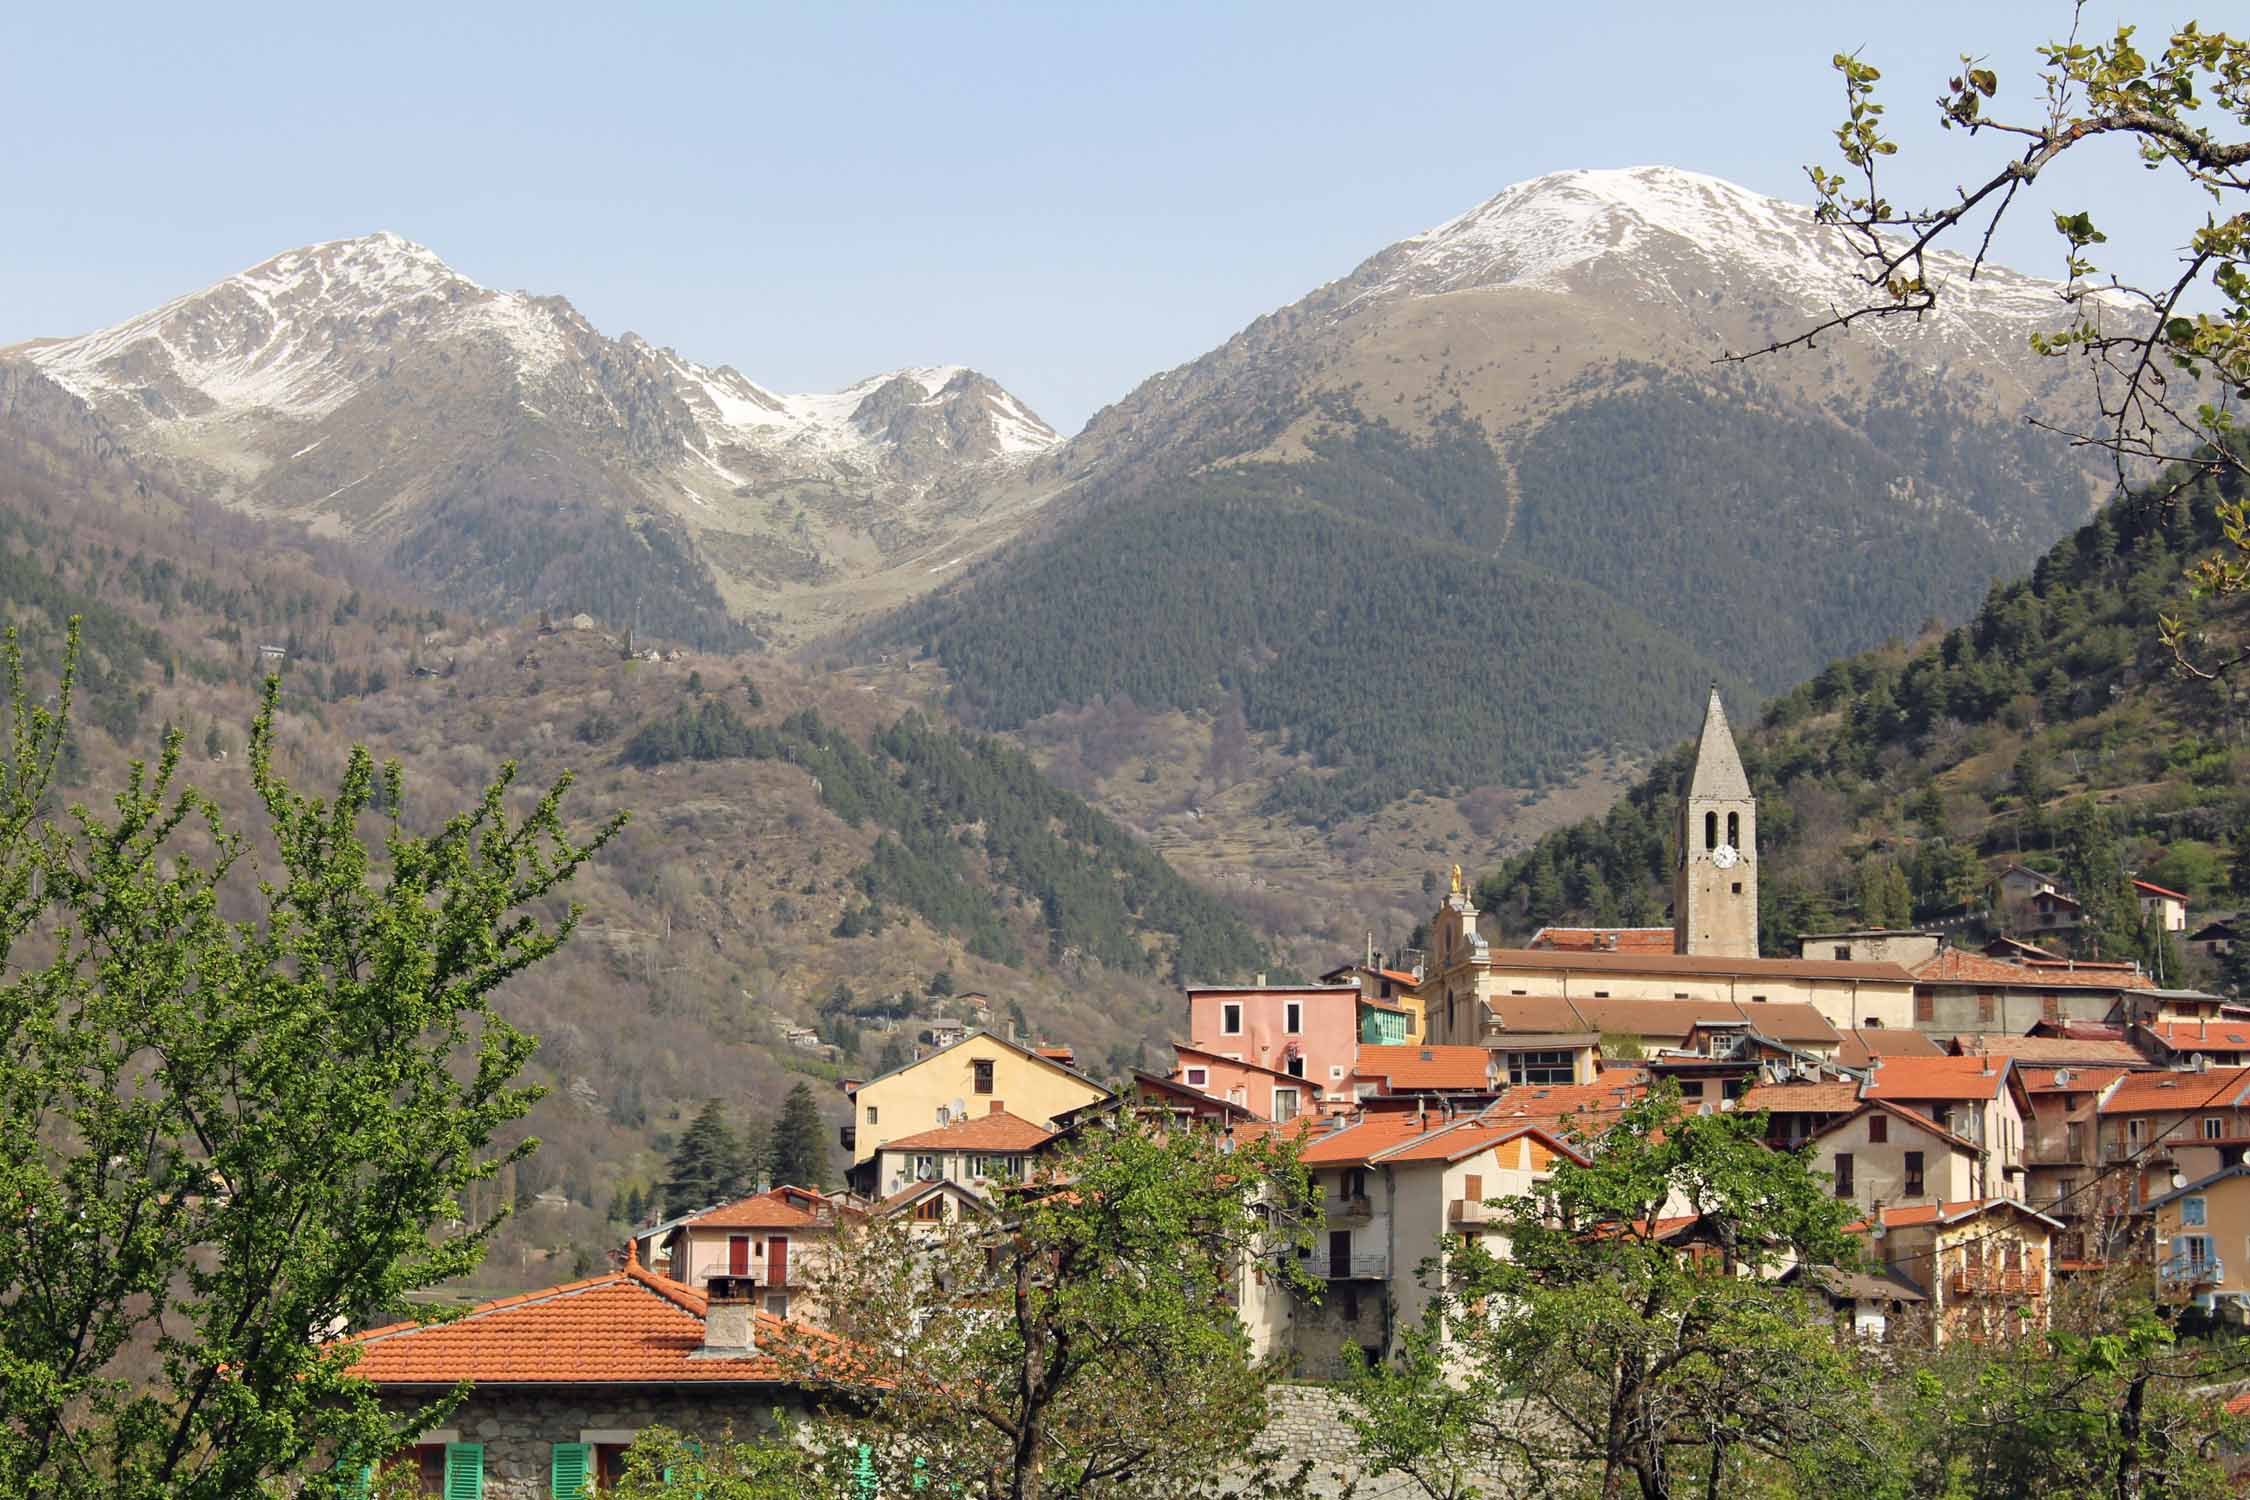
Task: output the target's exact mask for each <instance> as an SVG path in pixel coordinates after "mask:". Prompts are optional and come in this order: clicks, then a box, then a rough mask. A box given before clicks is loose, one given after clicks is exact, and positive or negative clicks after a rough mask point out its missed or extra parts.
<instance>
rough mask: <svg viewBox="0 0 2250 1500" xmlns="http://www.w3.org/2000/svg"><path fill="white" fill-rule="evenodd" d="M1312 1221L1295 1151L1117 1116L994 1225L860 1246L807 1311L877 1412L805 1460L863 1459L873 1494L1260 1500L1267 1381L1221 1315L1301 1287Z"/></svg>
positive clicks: (1042, 1174) (812, 1367) (889, 1233)
mask: <svg viewBox="0 0 2250 1500" xmlns="http://www.w3.org/2000/svg"><path fill="white" fill-rule="evenodd" d="M1310 1201H1311V1194H1310V1188H1309V1186H1308V1181H1307V1178H1306V1176H1305V1173H1304V1171H1303V1169H1302V1168H1301V1167H1300V1166H1299V1165H1298V1164H1297V1162H1296V1160H1295V1156H1294V1154H1293V1152H1292V1151H1290V1150H1289V1149H1288V1148H1287V1147H1285V1146H1282V1145H1278V1144H1275V1143H1273V1142H1270V1141H1261V1142H1249V1143H1242V1144H1234V1143H1230V1142H1229V1141H1227V1140H1226V1139H1225V1138H1223V1137H1221V1136H1219V1135H1218V1134H1216V1133H1215V1132H1213V1131H1211V1130H1208V1129H1205V1128H1200V1127H1189V1128H1185V1129H1175V1130H1172V1131H1170V1132H1169V1133H1160V1132H1159V1131H1158V1129H1157V1128H1156V1127H1155V1126H1153V1125H1151V1124H1148V1123H1145V1122H1142V1121H1140V1120H1138V1119H1136V1118H1134V1117H1132V1116H1129V1115H1127V1116H1111V1117H1109V1118H1108V1119H1106V1120H1103V1121H1099V1122H1095V1123H1092V1124H1089V1125H1088V1126H1086V1127H1084V1128H1083V1129H1082V1130H1081V1131H1080V1132H1079V1133H1078V1134H1077V1135H1076V1136H1074V1137H1073V1138H1071V1139H1070V1141H1069V1142H1068V1144H1066V1145H1065V1146H1063V1147H1062V1148H1061V1149H1060V1151H1058V1152H1057V1153H1056V1155H1054V1156H1053V1157H1051V1158H1049V1159H1047V1160H1046V1161H1045V1162H1043V1163H1042V1164H1041V1166H1040V1169H1039V1171H1038V1174H1037V1176H1036V1178H1035V1179H1034V1180H1033V1181H1032V1182H1031V1183H1029V1184H1027V1186H1026V1188H1025V1189H1024V1190H1021V1191H1019V1192H1017V1193H1015V1194H1013V1195H1011V1197H1010V1199H1009V1201H1008V1203H1007V1205H1006V1208H1005V1210H1004V1212H1005V1215H1006V1217H1005V1220H1004V1221H1003V1222H1001V1223H999V1224H996V1225H995V1224H987V1223H986V1222H985V1221H983V1220H980V1219H977V1218H975V1217H973V1216H971V1217H969V1218H966V1219H963V1220H959V1221H956V1222H954V1223H951V1224H949V1225H947V1226H946V1227H945V1228H944V1229H942V1230H941V1231H940V1232H939V1233H937V1234H936V1235H934V1236H932V1237H929V1238H917V1237H916V1236H915V1235H914V1233H913V1230H912V1228H911V1226H909V1225H907V1224H905V1223H903V1222H901V1221H899V1220H896V1219H893V1220H889V1221H882V1222H877V1223H875V1224H872V1225H865V1226H858V1227H855V1228H853V1229H851V1230H850V1231H849V1232H848V1233H847V1234H846V1236H845V1238H844V1239H843V1241H842V1242H841V1245H840V1248H839V1250H838V1252H837V1253H836V1254H834V1255H832V1256H830V1257H827V1258H826V1259H825V1260H824V1261H823V1262H822V1263H821V1264H820V1265H819V1266H818V1267H816V1269H815V1271H814V1272H813V1281H814V1291H815V1294H816V1295H817V1296H818V1298H819V1300H820V1302H821V1304H822V1305H823V1306H824V1307H827V1308H829V1309H830V1310H831V1312H830V1319H831V1323H832V1327H833V1332H834V1333H835V1334H836V1335H837V1336H839V1337H841V1338H842V1339H843V1340H844V1341H846V1343H847V1345H848V1346H849V1347H850V1348H851V1349H852V1350H853V1351H854V1355H855V1364H856V1366H857V1368H858V1370H859V1374H860V1376H861V1377H862V1378H863V1379H864V1381H865V1382H866V1385H867V1387H868V1388H871V1389H872V1390H874V1391H875V1392H876V1394H875V1395H874V1396H873V1397H872V1398H869V1399H868V1400H867V1401H866V1402H865V1404H863V1405H857V1406H855V1407H846V1408H845V1409H843V1410H840V1411H837V1412H833V1413H830V1414H828V1416H827V1419H826V1420H824V1421H822V1422H821V1423H819V1424H817V1426H816V1427H815V1429H814V1430H813V1432H812V1433H811V1434H810V1435H809V1440H810V1441H811V1443H812V1444H813V1446H814V1448H815V1450H816V1451H819V1452H823V1453H826V1454H831V1455H833V1454H838V1453H852V1454H856V1453H857V1451H858V1450H859V1449H860V1448H861V1447H862V1446H864V1447H865V1448H866V1449H867V1451H868V1452H869V1454H870V1455H871V1462H872V1465H873V1467H874V1470H875V1473H876V1478H877V1481H878V1482H879V1483H880V1485H881V1490H880V1492H881V1493H884V1494H901V1495H903V1494H906V1493H908V1492H909V1490H910V1488H912V1487H919V1486H921V1485H924V1484H926V1485H927V1487H928V1491H929V1493H932V1494H938V1495H946V1494H951V1495H960V1496H964V1497H973V1500H1097V1497H1099V1500H1175V1497H1179V1500H1200V1497H1215V1496H1219V1495H1222V1494H1234V1493H1251V1492H1254V1490H1255V1486H1256V1485H1257V1484H1259V1483H1261V1482H1264V1481H1265V1480H1267V1479H1270V1478H1272V1477H1273V1466H1274V1465H1275V1464H1276V1462H1277V1460H1276V1459H1275V1457H1274V1456H1273V1455H1271V1454H1267V1453H1262V1452H1260V1451H1259V1450H1258V1447H1257V1442H1258V1438H1259V1435H1260V1433H1261V1432H1262V1430H1263V1429H1264V1427H1265V1424H1266V1418H1267V1406H1266V1393H1267V1389H1268V1386H1269V1384H1270V1382H1271V1379H1272V1377H1273V1373H1274V1372H1273V1371H1272V1370H1271V1369H1269V1368H1267V1367H1265V1366H1262V1365H1260V1364H1258V1363H1257V1362H1255V1361H1253V1360H1252V1359H1251V1357H1250V1350H1249V1340H1248V1337H1247V1335H1246V1334H1245V1333H1244V1331H1243V1328H1242V1324H1241V1320H1240V1318H1239V1317H1238V1316H1237V1314H1236V1312H1235V1309H1234V1306H1233V1299H1234V1298H1235V1296H1237V1295H1238V1294H1239V1293H1240V1292H1241V1291H1242V1290H1243V1289H1244V1288H1245V1286H1246V1285H1247V1284H1248V1278H1249V1277H1250V1276H1251V1275H1252V1268H1253V1265H1254V1264H1255V1263H1256V1262H1258V1261H1260V1260H1264V1261H1266V1262H1267V1269H1266V1271H1265V1274H1266V1275H1268V1276H1274V1275H1280V1276H1284V1277H1291V1278H1294V1277H1295V1276H1296V1275H1297V1274H1298V1273H1297V1272H1296V1270H1295V1265H1296V1257H1295V1253H1294V1252H1295V1251H1296V1250H1297V1249H1298V1248H1299V1247H1300V1245H1304V1244H1309V1238H1308V1237H1307V1236H1306V1233H1305V1231H1304V1230H1303V1229H1302V1227H1301V1226H1302V1223H1303V1222H1304V1215H1305V1213H1306V1211H1307V1205H1308V1204H1309V1203H1310ZM784 1357H794V1358H796V1359H798V1360H800V1361H802V1362H804V1364H805V1365H806V1368H807V1371H808V1373H817V1372H818V1371H820V1370H821V1369H822V1368H823V1361H824V1360H825V1359H826V1357H827V1356H826V1354H825V1346H824V1345H823V1344H820V1343H817V1342H814V1341H810V1340H807V1341H805V1345H804V1347H802V1348H799V1349H797V1350H795V1351H794V1353H793V1355H785V1356H784ZM1244 1468H1246V1469H1249V1470H1250V1471H1252V1472H1251V1475H1250V1477H1249V1478H1247V1479H1244V1478H1236V1479H1229V1477H1228V1471H1230V1470H1238V1469H1244Z"/></svg>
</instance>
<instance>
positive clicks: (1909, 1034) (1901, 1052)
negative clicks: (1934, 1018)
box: [1836, 1026, 1945, 1068]
mask: <svg viewBox="0 0 2250 1500" xmlns="http://www.w3.org/2000/svg"><path fill="white" fill-rule="evenodd" d="M1836 1034H1837V1036H1838V1037H1840V1038H1842V1040H1841V1041H1840V1042H1839V1043H1838V1044H1837V1047H1836V1061H1837V1062H1838V1063H1839V1064H1841V1065H1842V1066H1844V1067H1847V1068H1864V1067H1866V1066H1867V1065H1868V1063H1869V1061H1871V1060H1872V1059H1874V1058H1878V1057H1937V1056H1940V1055H1942V1054H1943V1052H1944V1050H1945V1049H1944V1048H1942V1047H1940V1046H1939V1045H1938V1044H1937V1043H1936V1042H1933V1041H1931V1040H1930V1039H1929V1038H1928V1037H1926V1036H1924V1035H1922V1033H1921V1032H1919V1031H1908V1030H1906V1029H1905V1028H1903V1027H1890V1026H1860V1027H1854V1028H1851V1029H1849V1030H1843V1031H1838V1032H1837V1033H1836Z"/></svg>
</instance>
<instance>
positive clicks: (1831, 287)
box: [1345, 166, 2061, 321]
mask: <svg viewBox="0 0 2250 1500" xmlns="http://www.w3.org/2000/svg"><path fill="white" fill-rule="evenodd" d="M1859 266H1860V260H1859V256H1858V254H1857V252H1856V251H1855V250H1854V249H1853V248H1852V246H1851V245H1850V243H1849V242H1848V241H1847V240H1846V239H1845V237H1844V235H1843V233H1842V232H1841V231H1840V230H1837V229H1835V228H1832V227H1829V226H1825V225H1821V224H1817V223H1815V222H1814V219H1813V211H1812V210H1811V209H1810V208H1808V207H1805V206H1804V205H1802V204H1795V203H1789V202H1786V201H1784V200H1782V199H1778V198H1768V197H1765V196H1763V195H1761V194H1758V193H1753V192H1751V191H1750V190H1749V189H1747V188H1744V187H1740V186H1737V185H1736V184H1734V183H1731V182H1727V181H1724V180H1722V179H1720V178H1717V177H1711V176H1707V175H1705V174H1703V173H1700V172H1690V171H1685V170H1682V169H1680V168H1677V167H1661V166H1652V167H1628V168H1618V169H1605V170H1585V171H1571V172H1555V173H1551V174H1549V175H1547V176H1545V177H1535V178H1533V179H1531V180H1530V181H1528V182H1519V183H1517V184H1515V185H1514V186H1512V187H1509V188H1506V189H1504V190H1503V191H1501V192H1500V193H1499V194H1497V195H1496V196H1494V197H1492V198H1490V199H1487V200H1486V201H1485V202H1483V203H1480V204H1478V205H1477V206H1476V207H1475V208H1472V209H1470V210H1469V211H1468V212H1467V213H1464V214H1461V215H1459V216H1458V217H1456V218H1453V219H1449V220H1447V221H1446V222H1445V223H1443V224H1440V225H1438V226H1437V227H1436V228H1434V229H1431V230H1429V231H1427V232H1426V233H1423V234H1418V235H1415V236H1413V237H1412V238H1410V239H1407V240H1403V241H1401V242H1399V243H1398V244H1397V245H1395V246H1393V247H1391V249H1389V250H1387V251H1385V252H1384V253H1383V254H1381V255H1378V256H1377V257H1375V258H1374V259H1373V260H1371V261H1369V262H1368V263H1367V265H1366V266H1363V267H1362V268H1361V270H1360V272H1359V273H1358V274H1356V275H1355V276H1354V277H1353V281H1354V282H1355V283H1357V285H1356V286H1354V287H1353V289H1352V290H1353V295H1352V296H1351V297H1350V298H1349V300H1348V301H1347V303H1346V304H1345V305H1346V308H1347V309H1348V308H1349V307H1351V306H1354V305H1357V304H1361V303H1364V302H1367V301H1370V300H1373V299H1378V298H1384V297H1391V296H1401V295H1403V296H1437V295H1441V294H1443V293H1446V292H1453V291H1460V290H1464V289H1467V288H1473V287H1489V286H1522V287H1534V288H1539V289H1542V290H1546V291H1554V292H1565V293H1568V292H1576V291H1582V290H1584V289H1585V279H1586V277H1587V276H1588V275H1589V274H1593V273H1595V272H1598V271H1601V270H1605V269H1609V268H1617V269H1619V270H1620V271H1622V272H1625V273H1629V274H1630V275H1631V276H1632V277H1633V278H1636V279H1638V280H1639V281H1640V282H1641V283H1643V288H1644V295H1646V296H1649V297H1651V298H1663V299H1667V300H1675V301H1680V302H1688V301H1690V300H1691V299H1693V298H1696V297H1707V296H1708V295H1709V294H1710V293H1712V292H1713V291H1715V290H1717V291H1734V290H1743V291H1748V290H1752V289H1755V290H1757V291H1758V292H1760V293H1761V294H1762V295H1764V296H1766V297H1769V298H1771V297H1774V296H1779V297H1780V298H1783V299H1785V300H1787V301H1788V302H1790V303H1793V304H1795V308H1796V310H1797V311H1800V312H1806V313H1820V312H1825V311H1827V310H1828V309H1829V308H1831V307H1834V306H1850V305H1853V304H1854V303H1857V302H1860V301H1863V300H1864V299H1865V298H1866V296H1867V288H1866V287H1865V285H1864V284H1863V283H1861V282H1860V280H1859V278H1858V274H1857V273H1858V270H1859ZM1929 268H1930V270H1931V271H1932V272H1933V273H1934V275H1935V276H1936V277H1939V278H1942V279H1943V280H1944V281H1945V282H1946V283H1947V291H1948V294H1949V296H1950V298H1951V299H1952V300H1953V301H1954V303H1955V306H1956V307H1957V308H1959V310H1961V311H1963V312H1967V313H1971V314H1981V315H1985V316H1992V317H2001V318H2006V319H2010V320H2022V321H2033V320H2039V319H2048V320H2052V319H2053V318H2055V316H2056V315H2057V313H2058V312H2059V311H2060V310H2061V304H2060V303H2059V301H2058V300H2057V298H2056V292H2057V286H2056V284H2055V283H2053V282H2048V281H2041V280H2038V279H2036V278H2033V277H2028V276H2023V275H2019V274H2017V273H2016V272H2013V271H2009V270H2006V269H2005V268H2002V267H1998V266H1993V265H1989V264H1988V265H1986V266H1985V267H1983V268H1982V269H1981V270H1979V271H1978V273H1977V277H1976V279H1975V281H1973V282H1972V281H1970V280H1969V279H1968V273H1969V269H1970V264H1969V262H1968V260H1967V259H1965V258H1964V257H1962V256H1959V255H1954V254H1950V253H1940V254H1933V255H1932V256H1931V257H1930V258H1929Z"/></svg>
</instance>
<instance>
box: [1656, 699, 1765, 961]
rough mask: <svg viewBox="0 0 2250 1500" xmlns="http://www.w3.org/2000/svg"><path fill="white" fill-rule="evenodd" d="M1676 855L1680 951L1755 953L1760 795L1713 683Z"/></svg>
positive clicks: (1675, 937)
mask: <svg viewBox="0 0 2250 1500" xmlns="http://www.w3.org/2000/svg"><path fill="white" fill-rule="evenodd" d="M1679 832H1680V857H1679V863H1678V865H1677V866H1676V867H1675V870H1674V874H1673V887H1672V946H1673V948H1674V950H1675V951H1677V952H1680V953H1701V954H1710V955H1713V956H1717V957H1727V958H1755V957H1757V956H1758V878H1757V850H1758V800H1757V798H1755V797H1753V796H1752V795H1751V794H1750V778H1749V776H1748V774H1747V773H1745V772H1744V770H1743V769H1742V756H1741V754H1740V752H1739V751H1738V750H1737V749H1736V748H1735V743H1734V732H1733V730H1731V729H1730V728H1729V727H1728V726H1727V715H1726V709H1725V708H1724V707H1723V706H1721V704H1720V702H1719V690H1718V688H1717V686H1716V685H1714V686H1713V687H1712V689H1711V699H1710V702H1709V703H1708V704H1707V705H1706V706H1705V708H1704V712H1703V732H1702V734H1701V735H1700V736H1699V737H1698V738H1697V740H1696V746H1695V766H1694V769H1693V770H1692V771H1690V772H1689V775H1688V784H1687V787H1686V789H1685V794H1684V795H1683V796H1682V797H1681V799H1680V829H1679Z"/></svg>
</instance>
